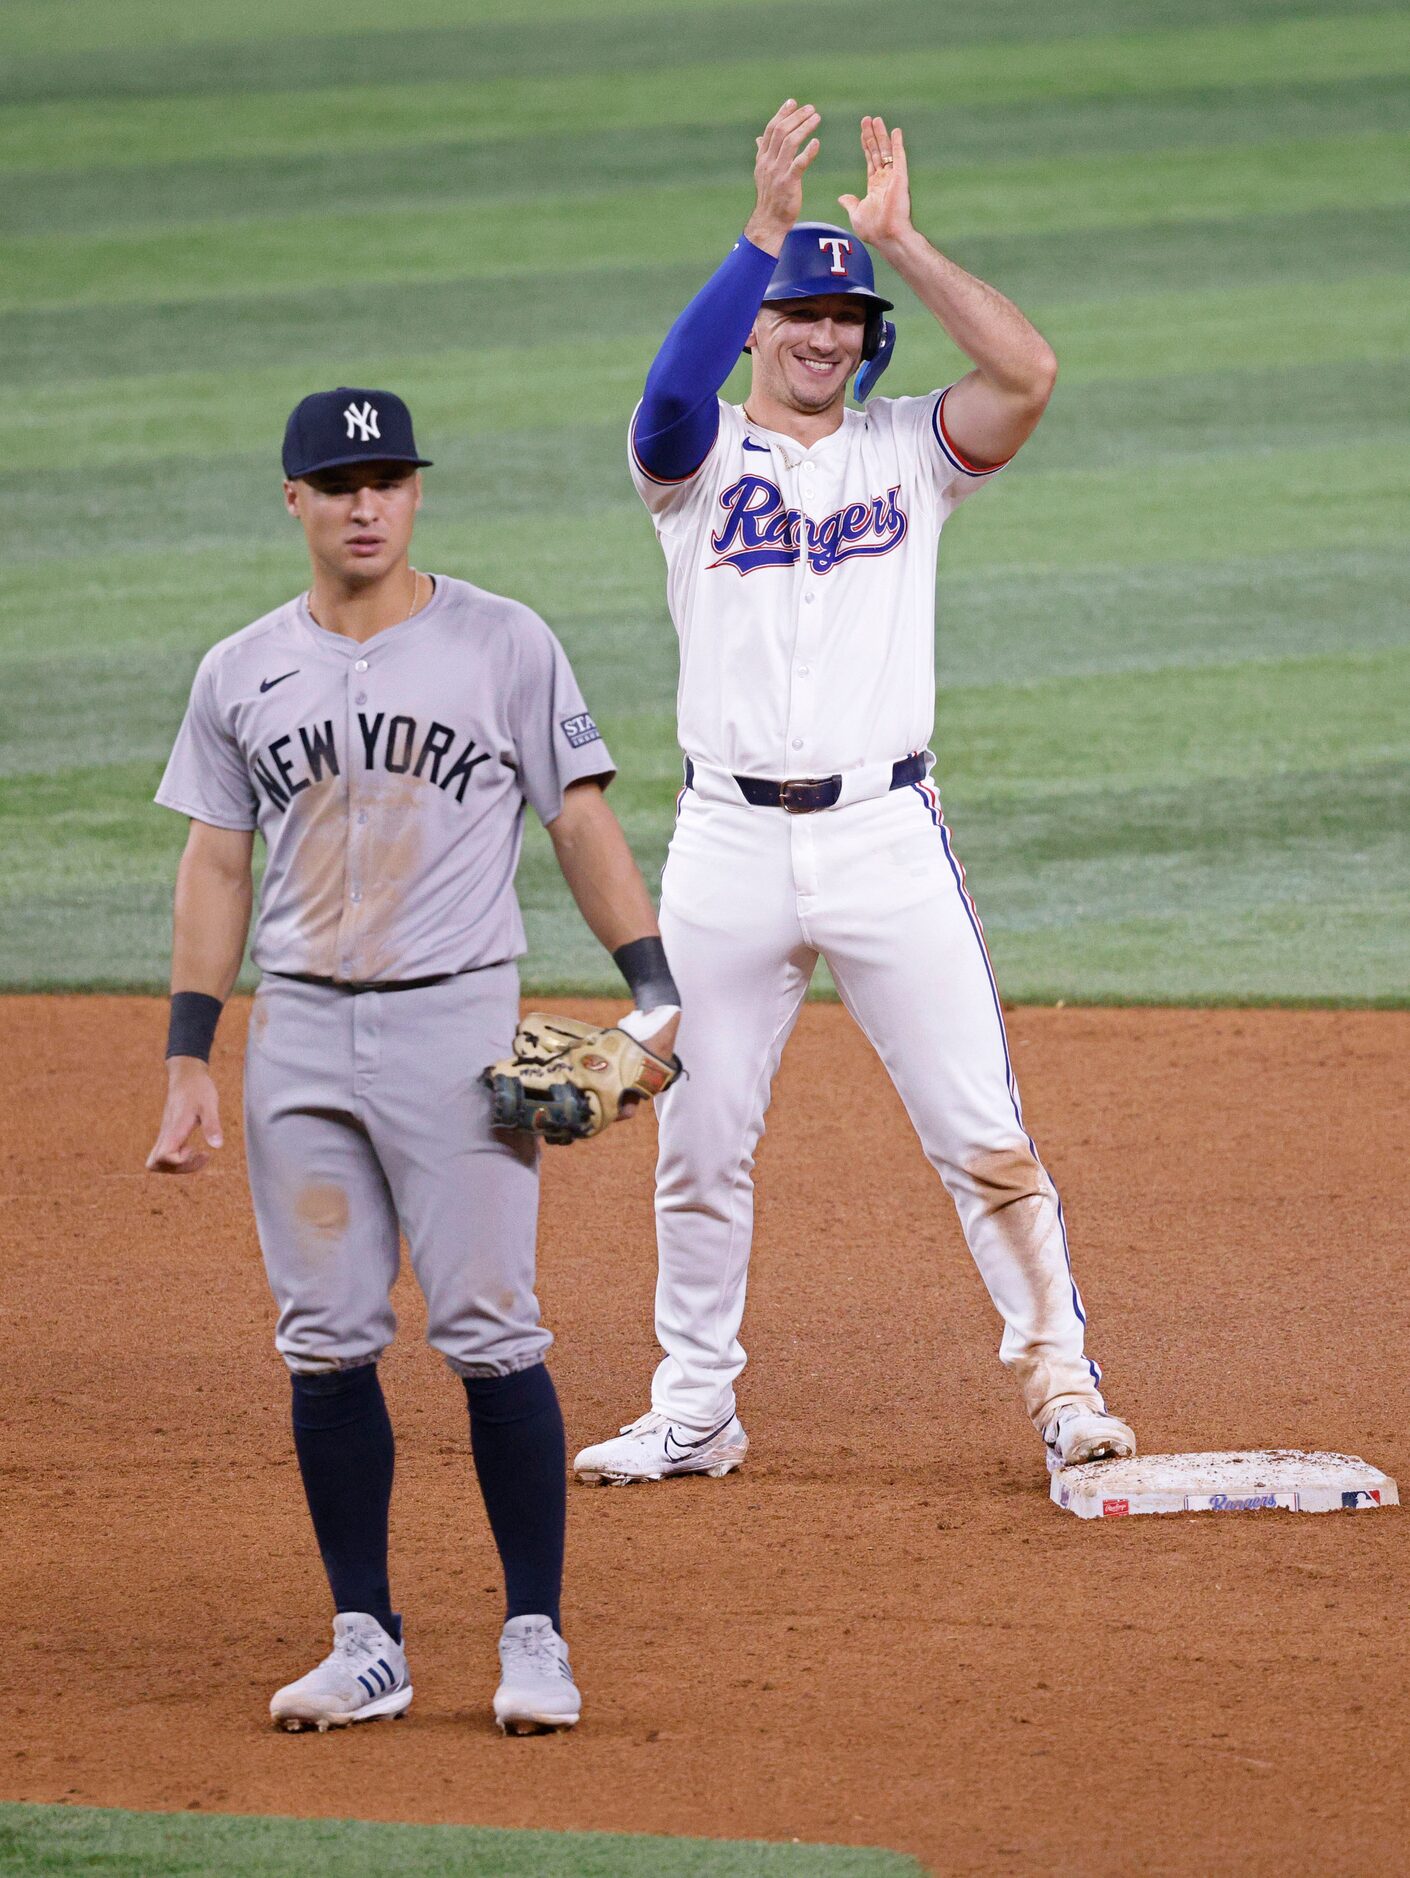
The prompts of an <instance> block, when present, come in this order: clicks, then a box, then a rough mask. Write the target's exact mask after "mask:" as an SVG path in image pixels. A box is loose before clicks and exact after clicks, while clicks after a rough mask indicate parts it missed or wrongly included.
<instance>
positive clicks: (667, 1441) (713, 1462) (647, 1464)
mask: <svg viewBox="0 0 1410 1878" xmlns="http://www.w3.org/2000/svg"><path fill="white" fill-rule="evenodd" d="M748 1450H749V1437H748V1435H746V1434H745V1432H744V1429H743V1427H742V1426H741V1424H740V1420H739V1417H738V1416H737V1415H735V1414H731V1415H730V1416H729V1417H728V1419H727V1420H725V1421H722V1422H721V1423H720V1425H719V1427H718V1428H712V1429H710V1430H709V1432H708V1433H706V1434H703V1435H702V1434H701V1433H700V1432H699V1430H698V1429H694V1428H687V1427H685V1426H684V1425H683V1424H682V1423H680V1422H673V1421H672V1420H671V1418H670V1416H669V1415H660V1414H658V1413H657V1412H656V1410H655V1409H650V1410H648V1412H647V1413H646V1414H645V1415H643V1416H641V1417H640V1419H639V1420H637V1421H634V1422H628V1423H627V1425H626V1427H625V1428H623V1429H622V1431H621V1433H620V1434H619V1435H617V1436H615V1437H614V1439H613V1440H611V1441H599V1442H598V1444H597V1446H596V1447H593V1448H584V1449H583V1450H582V1452H581V1453H580V1454H579V1455H578V1457H577V1459H576V1460H575V1461H574V1462H573V1472H574V1474H575V1475H576V1476H577V1478H578V1479H579V1480H580V1481H581V1482H582V1483H583V1485H584V1486H586V1487H602V1486H606V1487H625V1486H629V1485H630V1484H631V1483H632V1482H633V1481H635V1480H663V1479H664V1478H665V1476H666V1475H667V1474H708V1475H709V1476H710V1478H711V1479H712V1480H720V1479H722V1478H723V1476H724V1475H726V1474H728V1473H732V1472H733V1470H734V1469H735V1468H736V1467H738V1465H739V1463H740V1462H741V1461H742V1460H743V1459H744V1456H745V1455H746V1453H747V1452H748Z"/></svg>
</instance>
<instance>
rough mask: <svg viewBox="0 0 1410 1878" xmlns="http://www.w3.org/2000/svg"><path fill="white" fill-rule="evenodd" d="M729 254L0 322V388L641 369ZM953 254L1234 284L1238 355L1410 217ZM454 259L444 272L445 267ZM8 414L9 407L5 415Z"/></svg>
mask: <svg viewBox="0 0 1410 1878" xmlns="http://www.w3.org/2000/svg"><path fill="white" fill-rule="evenodd" d="M732 239H733V230H732V229H731V230H726V231H725V232H724V233H723V234H721V233H720V232H719V231H718V230H716V231H714V232H713V233H712V235H711V237H710V240H709V241H708V242H704V243H702V244H701V245H700V246H699V247H698V248H697V249H696V250H695V251H694V252H693V253H692V255H691V257H690V258H689V259H687V260H684V261H681V262H678V263H676V264H675V265H673V266H653V265H643V263H642V260H641V255H645V254H648V253H650V252H651V251H652V243H651V239H650V236H649V232H647V231H644V232H643V235H642V240H641V245H640V254H639V255H638V256H637V257H636V258H635V259H634V260H633V262H632V263H631V264H630V265H623V266H621V267H617V268H614V269H612V270H610V272H609V273H608V274H606V275H605V276H603V277H601V278H599V277H595V276H589V275H587V274H586V273H585V271H584V270H581V269H561V270H560V269H557V268H551V269H545V268H542V267H540V268H537V269H535V270H533V271H531V272H527V273H524V274H518V275H515V276H514V277H512V278H504V279H500V278H497V277H496V276H494V275H493V274H491V273H488V272H487V273H484V274H481V275H478V276H476V277H475V278H473V279H467V278H458V279H447V278H437V279H434V280H423V281H418V282H417V283H416V284H415V285H414V287H412V288H410V289H409V290H408V291H407V292H405V293H402V294H399V295H398V296H397V298H396V301H395V305H394V309H392V311H394V321H393V318H392V311H389V301H388V294H387V289H386V287H385V286H384V285H365V284H363V283H362V282H361V281H353V280H343V281H341V282H339V283H338V284H337V285H336V286H332V287H317V288H315V287H309V288H306V289H300V288H298V287H297V286H294V287H284V288H279V289H276V290H267V291H265V292H262V293H260V294H257V295H256V294H241V293H239V292H238V291H237V292H232V293H228V294H224V295H211V296H208V297H205V298H202V299H199V300H187V301H180V300H178V301H169V300H164V299H162V298H160V297H158V298H156V299H153V300H146V301H142V300H133V301H129V302H127V303H125V304H121V305H118V304H114V305H112V306H105V305H102V304H94V305H90V306H70V307H60V308H52V307H51V308H46V309H44V310H43V311H42V312H36V311H32V310H25V311H21V312H15V311H11V312H0V384H2V385H6V386H8V387H11V388H20V389H21V390H22V391H23V392H24V393H25V394H29V393H30V392H32V391H35V390H37V388H39V387H41V386H49V385H52V384H54V383H55V382H58V383H66V382H68V381H69V380H71V379H81V380H95V379H99V378H103V377H141V376H150V377H157V376H160V375H162V374H164V373H169V372H174V371H178V370H186V371H191V370H197V371H199V370H203V369H204V370H210V369H219V370H220V371H222V372H224V373H226V374H228V375H229V376H230V377H231V378H232V380H234V379H235V377H236V375H237V374H240V375H243V374H246V373H250V372H258V371H263V370H266V369H269V368H287V369H288V370H289V371H290V372H291V373H293V372H295V371H297V372H298V373H300V374H301V386H303V385H318V384H326V383H329V382H332V381H333V380H335V379H337V378H339V377H341V378H344V379H350V380H352V381H353V382H359V381H361V382H375V380H373V379H372V377H371V373H370V370H369V369H368V361H371V360H373V359H377V358H385V357H386V356H387V352H386V346H387V341H386V338H385V335H386V333H387V330H388V327H389V325H391V324H393V323H394V325H395V330H396V334H397V337H398V349H399V355H400V356H402V357H413V356H433V355H434V356H440V355H443V354H457V353H460V352H463V351H465V350H467V349H469V350H473V349H475V348H476V346H477V344H479V343H481V342H482V343H483V345H484V347H485V349H486V350H495V349H497V347H498V345H499V344H500V338H499V336H500V335H502V334H503V332H504V330H505V328H506V326H508V327H509V328H510V329H511V330H512V332H513V333H514V335H515V337H516V339H517V341H518V344H519V347H520V348H521V349H526V348H528V347H530V346H535V345H545V346H555V345H560V346H563V347H565V348H571V347H573V346H583V347H587V346H591V345H594V344H596V343H598V342H600V341H601V340H603V339H608V338H611V339H623V340H633V341H634V342H635V343H637V344H639V345H640V346H641V348H642V352H641V357H642V359H643V360H645V359H646V358H648V357H649V356H650V354H651V353H652V352H654V351H655V349H656V347H657V346H658V345H659V344H660V342H661V338H662V336H663V334H664V333H665V331H666V328H667V327H668V326H669V325H670V323H671V321H672V320H673V319H674V318H675V316H676V314H677V313H678V312H679V311H680V309H681V308H682V307H683V306H684V305H685V303H686V301H687V300H689V298H690V297H691V295H692V294H693V293H694V292H695V291H696V289H697V288H698V287H699V286H700V283H701V281H702V280H703V279H704V278H705V277H706V275H707V274H708V273H709V272H710V271H711V269H712V268H713V267H714V266H715V265H716V263H717V261H718V259H719V258H720V257H721V256H722V255H723V253H724V252H725V248H726V245H727V243H728V241H730V240H732ZM951 246H952V248H953V251H954V254H955V258H956V259H957V260H959V261H960V262H961V263H962V264H963V265H964V266H966V267H968V268H970V269H971V270H973V271H974V272H976V273H978V274H979V275H981V276H982V277H983V278H985V279H987V280H992V281H994V282H995V283H996V284H997V285H999V286H1001V287H1002V288H1003V289H1004V290H1005V292H1007V293H1009V294H1010V295H1012V296H1013V298H1015V299H1016V300H1017V301H1018V302H1019V304H1020V305H1023V306H1026V307H1030V308H1033V309H1037V310H1041V309H1043V308H1044V307H1046V306H1054V305H1058V304H1061V303H1066V302H1070V303H1071V304H1072V305H1074V306H1076V307H1080V306H1082V305H1084V304H1093V305H1095V304H1096V303H1097V302H1098V301H1100V300H1101V299H1107V300H1110V301H1113V302H1119V301H1121V300H1123V299H1126V298H1128V297H1130V296H1131V295H1132V294H1133V293H1135V292H1137V291H1138V290H1139V291H1140V292H1143V293H1147V294H1151V295H1159V294H1163V293H1176V294H1189V293H1195V292H1205V293H1209V294H1211V295H1215V296H1218V295H1221V294H1224V293H1226V292H1228V291H1230V288H1229V283H1230V281H1231V280H1236V281H1238V282H1239V283H1240V285H1241V287H1243V288H1246V289H1247V291H1248V292H1249V294H1250V296H1251V298H1252V301H1253V302H1254V311H1253V315H1252V317H1251V319H1250V323H1249V325H1250V331H1249V335H1248V341H1247V343H1248V345H1249V347H1250V348H1253V347H1254V346H1255V345H1256V335H1257V327H1258V323H1259V321H1260V320H1261V319H1262V318H1263V317H1264V311H1263V310H1264V309H1266V310H1267V313H1268V315H1269V316H1270V317H1271V316H1274V315H1275V313H1276V308H1277V304H1278V302H1279V300H1280V299H1282V298H1283V297H1284V295H1285V294H1286V293H1287V292H1289V291H1292V292H1294V293H1300V292H1301V291H1302V289H1303V288H1305V287H1309V286H1310V287H1312V288H1313V290H1314V298H1315V296H1316V295H1319V294H1320V295H1322V296H1324V297H1325V300H1326V302H1327V307H1328V317H1329V318H1336V317H1338V312H1337V306H1336V303H1337V301H1338V299H1339V297H1340V289H1339V286H1338V283H1339V282H1340V281H1341V280H1342V279H1343V278H1345V279H1347V280H1348V281H1350V282H1351V283H1352V284H1353V287H1354V284H1355V282H1356V281H1357V280H1359V279H1364V278H1370V277H1374V276H1376V275H1382V276H1384V275H1387V274H1397V275H1398V274H1402V273H1404V271H1405V256H1406V254H1407V253H1410V209H1407V208H1405V207H1399V208H1379V209H1367V208H1360V207H1352V208H1345V209H1336V210H1330V209H1327V210H1316V211H1311V212H1301V213H1296V212H1295V213H1292V214H1288V215H1276V216H1239V217H1234V218H1232V219H1230V220H1227V221H1226V220H1215V221H1208V220H1205V221H1201V220H1198V219H1195V220H1192V221H1189V222H1174V223H1169V222H1167V223H1161V224H1152V225H1147V226H1136V227H1132V228H1127V229H1123V231H1122V233H1121V238H1120V240H1119V241H1114V240H1113V239H1112V237H1111V234H1110V232H1109V231H1108V230H1105V229H1093V230H1086V229H1051V230H1048V231H1045V232H1042V233H1024V234H1012V235H1010V234H1001V233H996V232H993V231H989V232H985V233H981V234H976V235H970V236H966V237H963V238H962V239H960V240H958V241H957V242H955V243H952V244H951ZM458 258H459V257H457V256H448V257H447V263H448V265H449V266H451V267H453V266H454V264H455V262H456V261H457V260H458ZM545 258H547V257H545ZM878 277H879V279H881V280H882V281H883V282H887V281H888V278H889V276H888V271H887V270H886V269H885V268H884V267H883V268H882V269H880V270H879V274H878ZM1270 289H1273V290H1276V291H1268V290H1270ZM897 298H898V300H899V304H900V307H901V319H902V329H903V337H904V338H905V343H906V345H907V347H908V348H909V347H910V345H911V344H912V339H913V336H915V335H917V334H918V333H920V332H923V330H924V326H925V319H924V316H923V315H920V316H919V319H920V324H919V326H918V325H917V317H916V314H915V311H914V308H915V303H914V299H913V297H912V296H911V294H910V291H909V289H900V290H899V291H898V294H897ZM908 308H910V309H911V311H910V312H908V311H907V309H908ZM1116 317H1117V318H1118V319H1119V318H1120V315H1119V313H1118V314H1117V315H1116ZM902 369H903V368H902V367H900V366H898V367H897V371H898V372H900V371H901V370H902ZM891 382H892V380H890V379H888V381H887V383H888V385H889V384H890V383H891ZM46 395H47V394H46ZM95 395H96V396H97V397H99V398H101V396H102V394H101V392H96V393H95ZM18 402H19V400H18V399H17V398H14V397H12V398H11V407H12V408H14V407H15V406H16V405H17V403H18Z"/></svg>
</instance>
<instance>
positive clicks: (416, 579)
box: [397, 567, 421, 626]
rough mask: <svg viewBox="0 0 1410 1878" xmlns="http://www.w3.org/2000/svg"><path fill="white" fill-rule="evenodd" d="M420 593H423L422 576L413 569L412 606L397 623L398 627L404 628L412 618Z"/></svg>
mask: <svg viewBox="0 0 1410 1878" xmlns="http://www.w3.org/2000/svg"><path fill="white" fill-rule="evenodd" d="M420 592H421V575H420V573H419V572H418V571H417V569H416V568H414V567H413V568H412V570H411V605H410V606H409V607H408V608H407V609H406V611H405V613H403V614H402V616H401V618H400V619H399V620H398V621H397V625H398V626H404V625H405V624H406V622H407V621H408V620H409V619H410V618H411V616H412V614H413V613H414V612H415V611H416V599H417V595H418V594H419V593H420Z"/></svg>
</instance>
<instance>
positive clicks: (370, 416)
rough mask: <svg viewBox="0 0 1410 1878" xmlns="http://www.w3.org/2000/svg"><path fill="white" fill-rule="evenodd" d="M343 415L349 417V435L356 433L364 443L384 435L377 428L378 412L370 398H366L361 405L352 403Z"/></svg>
mask: <svg viewBox="0 0 1410 1878" xmlns="http://www.w3.org/2000/svg"><path fill="white" fill-rule="evenodd" d="M343 416H344V417H345V418H346V419H347V425H348V436H349V437H352V436H353V435H354V434H356V435H357V436H358V437H359V438H360V439H361V441H362V442H363V443H370V442H371V440H372V439H373V438H374V437H380V436H381V435H382V433H381V431H380V430H378V428H377V412H376V410H375V409H374V408H373V405H372V400H371V399H370V398H365V399H364V400H363V402H362V405H361V407H359V406H357V405H355V404H350V405H349V406H348V408H347V410H346V411H344V412H343Z"/></svg>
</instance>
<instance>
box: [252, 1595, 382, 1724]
mask: <svg viewBox="0 0 1410 1878" xmlns="http://www.w3.org/2000/svg"><path fill="white" fill-rule="evenodd" d="M410 1706H411V1676H410V1673H409V1672H408V1670H407V1667H406V1652H405V1650H403V1648H402V1647H401V1645H400V1644H399V1643H395V1642H394V1641H393V1640H392V1638H391V1637H389V1636H388V1635H387V1633H386V1631H385V1630H383V1628H382V1626H381V1625H380V1624H379V1623H378V1622H377V1619H376V1618H375V1617H369V1616H368V1614H367V1612H366V1611H340V1612H339V1613H338V1615H337V1616H336V1617H335V1618H334V1619H333V1648H332V1650H331V1651H330V1652H329V1654H328V1655H327V1656H325V1657H324V1659H323V1661H322V1662H321V1663H320V1664H319V1665H318V1667H317V1669H311V1670H310V1671H309V1672H308V1674H307V1675H306V1676H300V1677H299V1680H298V1681H297V1682H291V1683H288V1684H286V1686H285V1687H284V1688H282V1689H280V1690H279V1692H278V1693H277V1694H276V1695H275V1697H274V1699H273V1700H272V1701H271V1702H270V1704H269V1712H270V1714H271V1715H272V1716H273V1718H274V1721H275V1724H276V1726H278V1727H280V1728H287V1729H288V1731H289V1732H290V1734H297V1733H298V1732H299V1730H300V1729H301V1728H316V1729H317V1730H318V1732H319V1733H320V1734H322V1733H323V1731H324V1730H325V1729H326V1728H346V1727H347V1725H348V1723H349V1722H361V1721H378V1720H380V1719H381V1718H382V1717H383V1716H390V1715H401V1714H403V1713H404V1712H405V1710H406V1709H408V1708H409V1707H410Z"/></svg>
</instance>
